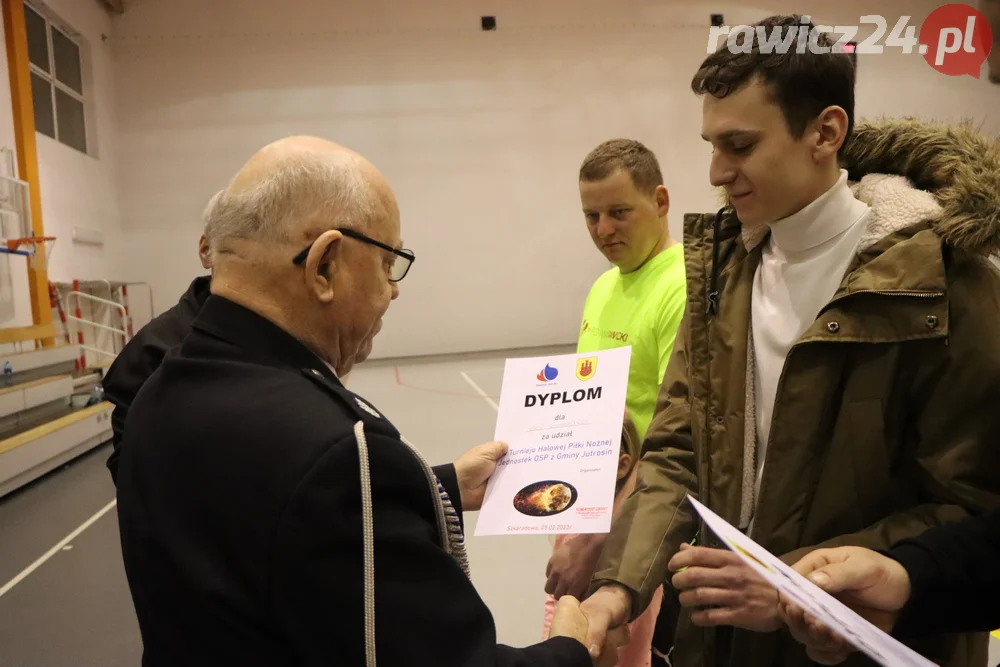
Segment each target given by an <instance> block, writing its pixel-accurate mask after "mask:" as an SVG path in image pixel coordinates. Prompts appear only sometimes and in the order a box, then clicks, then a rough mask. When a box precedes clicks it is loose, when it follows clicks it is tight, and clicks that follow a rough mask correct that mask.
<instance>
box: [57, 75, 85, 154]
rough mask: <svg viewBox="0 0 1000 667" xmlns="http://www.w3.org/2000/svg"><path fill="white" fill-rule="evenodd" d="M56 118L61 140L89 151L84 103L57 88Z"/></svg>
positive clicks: (83, 150) (77, 148) (78, 148)
mask: <svg viewBox="0 0 1000 667" xmlns="http://www.w3.org/2000/svg"><path fill="white" fill-rule="evenodd" d="M56 120H57V121H58V123H59V136H58V139H59V141H61V142H63V143H64V144H66V145H67V146H71V147H73V148H75V149H76V150H78V151H80V152H82V153H86V152H87V124H86V123H85V122H84V119H83V103H82V102H80V101H79V100H77V99H76V98H74V97H72V96H70V94H69V93H65V92H63V91H61V90H59V89H58V88H56Z"/></svg>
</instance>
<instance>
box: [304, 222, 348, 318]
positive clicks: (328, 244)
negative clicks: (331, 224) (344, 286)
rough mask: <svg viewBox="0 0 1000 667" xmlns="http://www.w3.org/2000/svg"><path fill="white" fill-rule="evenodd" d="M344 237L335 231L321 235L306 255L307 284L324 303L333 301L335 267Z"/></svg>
mask: <svg viewBox="0 0 1000 667" xmlns="http://www.w3.org/2000/svg"><path fill="white" fill-rule="evenodd" d="M343 238H344V236H343V234H341V233H340V232H338V231H337V230H335V229H331V230H330V231H328V232H324V233H323V234H321V235H320V237H319V238H318V239H316V241H315V242H313V244H312V247H311V248H310V249H309V254H308V255H306V261H305V262H304V263H303V267H302V268H303V269H304V270H305V275H306V283H307V284H308V285H309V287H310V288H311V289H312V290H313V293H314V294H315V295H316V298H317V299H319V300H320V301H321V302H323V303H329V302H330V301H331V300H332V299H333V295H334V285H333V273H334V266H335V263H336V261H337V258H338V256H339V254H340V248H341V241H342V240H343Z"/></svg>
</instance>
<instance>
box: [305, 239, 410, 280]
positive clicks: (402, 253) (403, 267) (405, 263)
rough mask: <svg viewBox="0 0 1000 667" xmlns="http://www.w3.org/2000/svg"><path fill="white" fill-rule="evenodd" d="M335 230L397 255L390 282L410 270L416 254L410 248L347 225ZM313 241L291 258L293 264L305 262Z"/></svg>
mask: <svg viewBox="0 0 1000 667" xmlns="http://www.w3.org/2000/svg"><path fill="white" fill-rule="evenodd" d="M337 231H338V232H340V233H341V234H343V235H344V236H347V237H350V238H352V239H355V240H358V241H361V242H362V243H367V244H368V245H373V246H375V247H376V248H382V249H383V250H388V251H389V252H391V253H392V254H393V255H395V256H396V257H398V258H399V259H397V260H396V261H394V262H393V263H392V268H391V269H390V270H389V281H390V282H394V283H398V282H399V281H400V280H402V279H403V278H405V277H406V274H407V272H409V270H410V266H411V265H412V264H413V260H415V259H416V256H415V255H414V254H413V251H412V250H406V249H405V248H404V249H403V250H400V249H398V248H393V247H392V246H391V245H386V244H385V243H382V242H381V241H376V240H375V239H373V238H371V237H370V236H365V235H364V234H362V233H361V232H358V231H355V230H353V229H350V228H348V227H342V228H339V229H337ZM313 243H315V241H313ZM313 243H310V244H309V245H307V246H306V247H305V248H303V250H302V252H300V253H299V254H298V255H296V256H295V257H294V258H292V263H293V264H295V265H296V266H300V265H301V264H302V263H303V262H305V261H306V257H308V256H309V251H310V250H311V249H312V247H313ZM400 260H402V261H400Z"/></svg>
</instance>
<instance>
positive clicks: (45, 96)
mask: <svg viewBox="0 0 1000 667" xmlns="http://www.w3.org/2000/svg"><path fill="white" fill-rule="evenodd" d="M31 102H32V105H33V106H34V107H35V130H36V131H38V132H41V133H42V134H47V135H48V136H50V137H52V138H53V139H55V138H56V123H55V116H54V115H53V114H52V84H51V83H49V82H48V81H46V80H45V79H43V78H42V77H40V76H38V75H37V74H35V73H34V72H32V73H31Z"/></svg>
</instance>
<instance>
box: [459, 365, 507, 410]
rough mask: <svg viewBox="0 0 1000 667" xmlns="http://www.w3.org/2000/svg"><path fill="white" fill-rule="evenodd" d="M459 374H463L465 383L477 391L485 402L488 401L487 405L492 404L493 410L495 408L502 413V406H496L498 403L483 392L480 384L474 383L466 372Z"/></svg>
mask: <svg viewBox="0 0 1000 667" xmlns="http://www.w3.org/2000/svg"><path fill="white" fill-rule="evenodd" d="M459 373H461V374H462V377H464V378H465V381H466V382H468V383H469V386H470V387H472V388H473V389H474V390H475V391H476V393H477V394H479V395H480V396H482V397H483V400H484V401H486V402H487V403H489V404H490V407H491V408H493V409H494V410H496V411H497V412H500V406H499V405H497V404H496V401H494V400H493V399H492V398H490V395H489V394H487V393H486V392H485V391H483V389H482V387H480V386H479V385H478V384H476V383H475V382H473V381H472V378H470V377H469V376H468V375H466V374H465V371H459Z"/></svg>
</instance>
